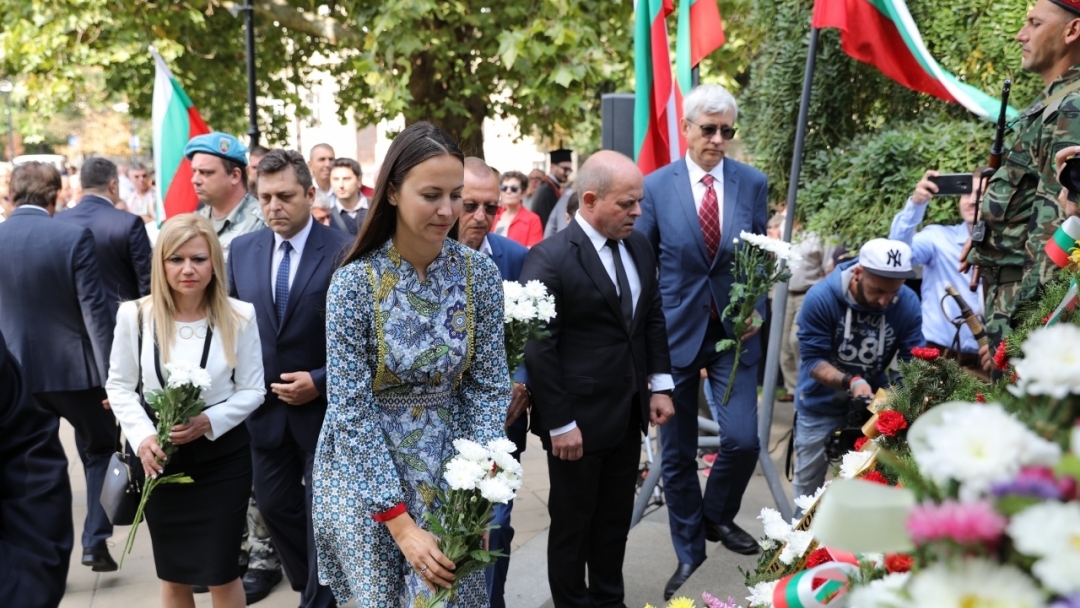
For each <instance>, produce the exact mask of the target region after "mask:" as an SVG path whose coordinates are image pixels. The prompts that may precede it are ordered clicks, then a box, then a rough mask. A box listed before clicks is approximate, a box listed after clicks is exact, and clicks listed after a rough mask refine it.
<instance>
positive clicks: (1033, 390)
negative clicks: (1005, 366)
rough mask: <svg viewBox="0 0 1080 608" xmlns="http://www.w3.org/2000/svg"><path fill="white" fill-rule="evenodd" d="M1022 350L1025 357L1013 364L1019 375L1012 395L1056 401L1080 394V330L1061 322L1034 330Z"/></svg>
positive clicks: (1014, 360) (1012, 388)
mask: <svg viewBox="0 0 1080 608" xmlns="http://www.w3.org/2000/svg"><path fill="white" fill-rule="evenodd" d="M1021 348H1022V349H1023V351H1024V358H1023V359H1013V360H1011V361H1010V363H1012V364H1013V367H1014V368H1015V369H1016V374H1017V376H1019V378H1018V379H1017V381H1016V385H1015V386H1011V387H1009V391H1010V392H1012V393H1013V394H1015V395H1018V396H1023V395H1025V394H1026V395H1049V396H1051V397H1054V398H1056V399H1063V398H1065V397H1066V396H1067V395H1080V327H1077V326H1076V325H1073V324H1072V323H1058V324H1057V325H1053V326H1051V327H1040V328H1038V329H1034V330H1032V332H1031V333H1030V334H1028V337H1027V340H1024V344H1023V345H1022V346H1021Z"/></svg>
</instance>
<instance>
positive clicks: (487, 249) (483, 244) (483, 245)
mask: <svg viewBox="0 0 1080 608" xmlns="http://www.w3.org/2000/svg"><path fill="white" fill-rule="evenodd" d="M480 253H482V254H484V255H486V256H488V257H489V258H490V257H491V256H493V255H495V252H494V251H492V250H491V243H489V242H488V238H487V235H485V236H484V240H482V241H480Z"/></svg>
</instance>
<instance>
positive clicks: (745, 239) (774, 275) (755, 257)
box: [716, 230, 802, 405]
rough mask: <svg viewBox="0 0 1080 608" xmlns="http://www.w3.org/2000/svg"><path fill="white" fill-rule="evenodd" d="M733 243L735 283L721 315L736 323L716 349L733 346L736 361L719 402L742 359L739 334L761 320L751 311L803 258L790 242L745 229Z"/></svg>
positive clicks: (727, 392) (726, 395)
mask: <svg viewBox="0 0 1080 608" xmlns="http://www.w3.org/2000/svg"><path fill="white" fill-rule="evenodd" d="M740 239H741V242H740ZM734 243H735V262H734V263H733V264H732V270H731V272H732V275H733V276H734V277H735V283H733V284H732V285H731V292H730V294H729V298H730V299H729V300H728V305H727V306H726V307H725V308H724V311H723V312H722V313H721V316H722V317H723V318H724V319H725V320H727V321H731V322H732V323H733V324H734V325H735V327H734V330H735V331H734V335H733V336H729V337H728V338H727V339H724V340H721V341H719V342H717V343H716V350H717V352H724V351H725V350H728V349H729V348H732V347H734V348H735V362H734V364H733V365H732V366H731V377H730V378H728V383H727V389H726V390H725V391H724V398H723V399H722V400H721V401H720V404H721V405H727V403H728V399H730V398H731V385H732V384H734V382H735V372H736V371H738V369H739V359H741V358H742V351H743V340H742V337H743V336H744V335H745V334H746V332H747V331H749V330H750V328H759V327H761V324H762V323H763V322H764V320H763V319H762V318H761V317H760V316H758V315H756V314H754V306H755V305H756V304H757V302H758V300H760V299H761V298H762V297H764V296H765V294H767V293H769V289H770V288H772V286H773V285H775V284H777V283H781V282H783V281H786V280H788V279H790V278H791V273H790V272H789V271H788V269H789V268H793V267H795V266H796V265H797V264H798V262H799V261H800V260H801V259H802V258H800V257H799V254H797V253H795V252H794V251H792V249H791V243H787V242H784V241H781V240H779V239H774V238H770V237H767V236H763V235H760V234H751V233H749V232H746V231H745V230H744V231H742V232H740V233H739V238H737V239H734ZM781 262H783V263H781Z"/></svg>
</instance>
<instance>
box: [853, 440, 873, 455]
mask: <svg viewBox="0 0 1080 608" xmlns="http://www.w3.org/2000/svg"><path fill="white" fill-rule="evenodd" d="M867 441H870V438H869V437H859V438H858V439H856V440H855V451H856V452H858V451H860V450H862V448H863V446H864V445H866V442H867Z"/></svg>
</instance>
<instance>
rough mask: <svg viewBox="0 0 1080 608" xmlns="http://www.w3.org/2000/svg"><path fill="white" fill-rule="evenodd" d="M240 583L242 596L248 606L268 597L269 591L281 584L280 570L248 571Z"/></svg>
mask: <svg viewBox="0 0 1080 608" xmlns="http://www.w3.org/2000/svg"><path fill="white" fill-rule="evenodd" d="M240 582H242V583H244V595H245V596H247V603H248V605H249V606H250V605H251V604H254V603H255V602H258V601H261V600H264V599H266V596H268V595H270V591H271V590H273V588H274V587H275V586H276V585H277V584H278V583H280V582H281V570H255V569H249V570H248V571H247V572H245V573H244V576H243V578H241V579H240Z"/></svg>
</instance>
